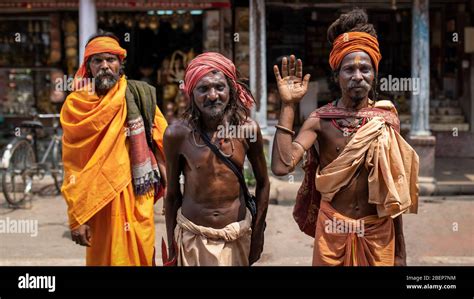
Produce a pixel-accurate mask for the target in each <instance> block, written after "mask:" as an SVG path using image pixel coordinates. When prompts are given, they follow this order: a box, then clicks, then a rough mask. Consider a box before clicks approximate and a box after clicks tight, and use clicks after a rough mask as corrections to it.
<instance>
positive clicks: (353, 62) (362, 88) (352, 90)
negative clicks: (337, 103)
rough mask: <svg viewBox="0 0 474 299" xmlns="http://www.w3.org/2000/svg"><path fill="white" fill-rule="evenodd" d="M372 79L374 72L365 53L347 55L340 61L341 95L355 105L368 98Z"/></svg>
mask: <svg viewBox="0 0 474 299" xmlns="http://www.w3.org/2000/svg"><path fill="white" fill-rule="evenodd" d="M374 78H375V71H374V68H373V66H372V61H371V60H370V56H369V55H367V53H365V52H362V51H360V52H353V53H349V54H347V55H346V57H344V59H343V60H342V62H341V66H340V68H339V76H338V82H339V86H340V87H341V90H342V95H343V96H345V95H347V96H348V97H349V98H350V99H351V100H352V101H353V102H354V104H355V105H357V104H358V103H360V102H361V101H362V100H363V99H364V98H366V97H367V96H368V94H369V91H370V89H371V88H372V82H373V81H374Z"/></svg>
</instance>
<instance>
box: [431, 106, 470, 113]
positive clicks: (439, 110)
mask: <svg viewBox="0 0 474 299" xmlns="http://www.w3.org/2000/svg"><path fill="white" fill-rule="evenodd" d="M433 110H434V111H433ZM430 112H431V113H433V114H436V115H462V110H461V108H459V107H439V108H434V109H431V111H430Z"/></svg>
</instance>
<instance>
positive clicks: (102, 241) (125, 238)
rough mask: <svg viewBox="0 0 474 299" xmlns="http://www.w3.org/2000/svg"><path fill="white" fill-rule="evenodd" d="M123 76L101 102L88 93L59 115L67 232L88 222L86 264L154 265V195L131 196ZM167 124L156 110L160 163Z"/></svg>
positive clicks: (69, 100)
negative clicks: (90, 236)
mask: <svg viewBox="0 0 474 299" xmlns="http://www.w3.org/2000/svg"><path fill="white" fill-rule="evenodd" d="M126 86H127V82H126V79H125V77H122V78H121V79H120V81H119V82H118V83H117V84H116V85H115V86H114V87H113V88H112V89H111V90H110V91H109V92H108V93H107V94H106V95H105V96H103V97H101V98H99V97H98V96H97V95H96V94H89V93H88V92H87V90H88V89H87V88H85V89H83V91H76V92H73V93H71V94H70V95H69V96H68V98H67V99H66V101H65V103H64V105H63V109H62V111H61V125H62V127H63V131H64V134H63V162H64V171H65V180H64V184H63V187H62V193H63V195H64V197H65V199H66V202H67V204H68V216H69V222H70V227H71V229H75V228H77V227H78V226H79V225H81V224H84V223H88V224H89V225H90V227H91V235H92V239H91V244H92V246H91V247H88V248H87V258H86V264H87V265H153V264H154V243H155V229H154V228H155V226H154V217H153V216H154V210H153V204H154V198H153V197H154V196H153V195H154V190H153V189H151V190H150V191H149V192H148V193H147V194H146V195H143V196H135V194H134V192H133V186H132V175H131V163H130V157H129V149H128V140H127V138H126V119H127V106H126V102H125V90H126ZM166 126H167V123H166V120H165V118H164V117H163V115H162V114H161V112H160V111H159V109H157V110H156V113H155V119H154V126H153V139H154V141H155V142H156V144H157V145H158V149H159V152H160V154H161V156H162V158H163V160H164V154H163V134H164V131H165V129H166Z"/></svg>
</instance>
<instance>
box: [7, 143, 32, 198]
mask: <svg viewBox="0 0 474 299" xmlns="http://www.w3.org/2000/svg"><path fill="white" fill-rule="evenodd" d="M2 160H3V161H4V163H5V164H7V165H5V166H7V167H6V168H4V170H3V175H2V190H3V194H4V195H5V199H6V200H7V201H8V202H9V203H10V204H11V205H13V206H17V205H19V204H20V203H22V202H23V201H24V200H25V199H26V198H27V197H28V196H29V195H30V194H31V189H32V185H33V176H32V172H31V169H32V168H33V166H34V165H35V164H36V158H35V154H34V151H33V147H32V146H31V143H30V142H28V141H27V140H26V139H23V138H17V139H15V140H13V141H12V142H10V143H9V144H8V145H7V148H6V150H5V152H4V154H3V159H2Z"/></svg>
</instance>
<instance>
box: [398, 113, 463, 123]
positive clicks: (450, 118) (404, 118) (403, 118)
mask: <svg viewBox="0 0 474 299" xmlns="http://www.w3.org/2000/svg"><path fill="white" fill-rule="evenodd" d="M399 118H400V122H402V123H404V122H410V119H411V116H410V115H407V114H401V115H399ZM464 122H465V118H464V115H430V123H464Z"/></svg>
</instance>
